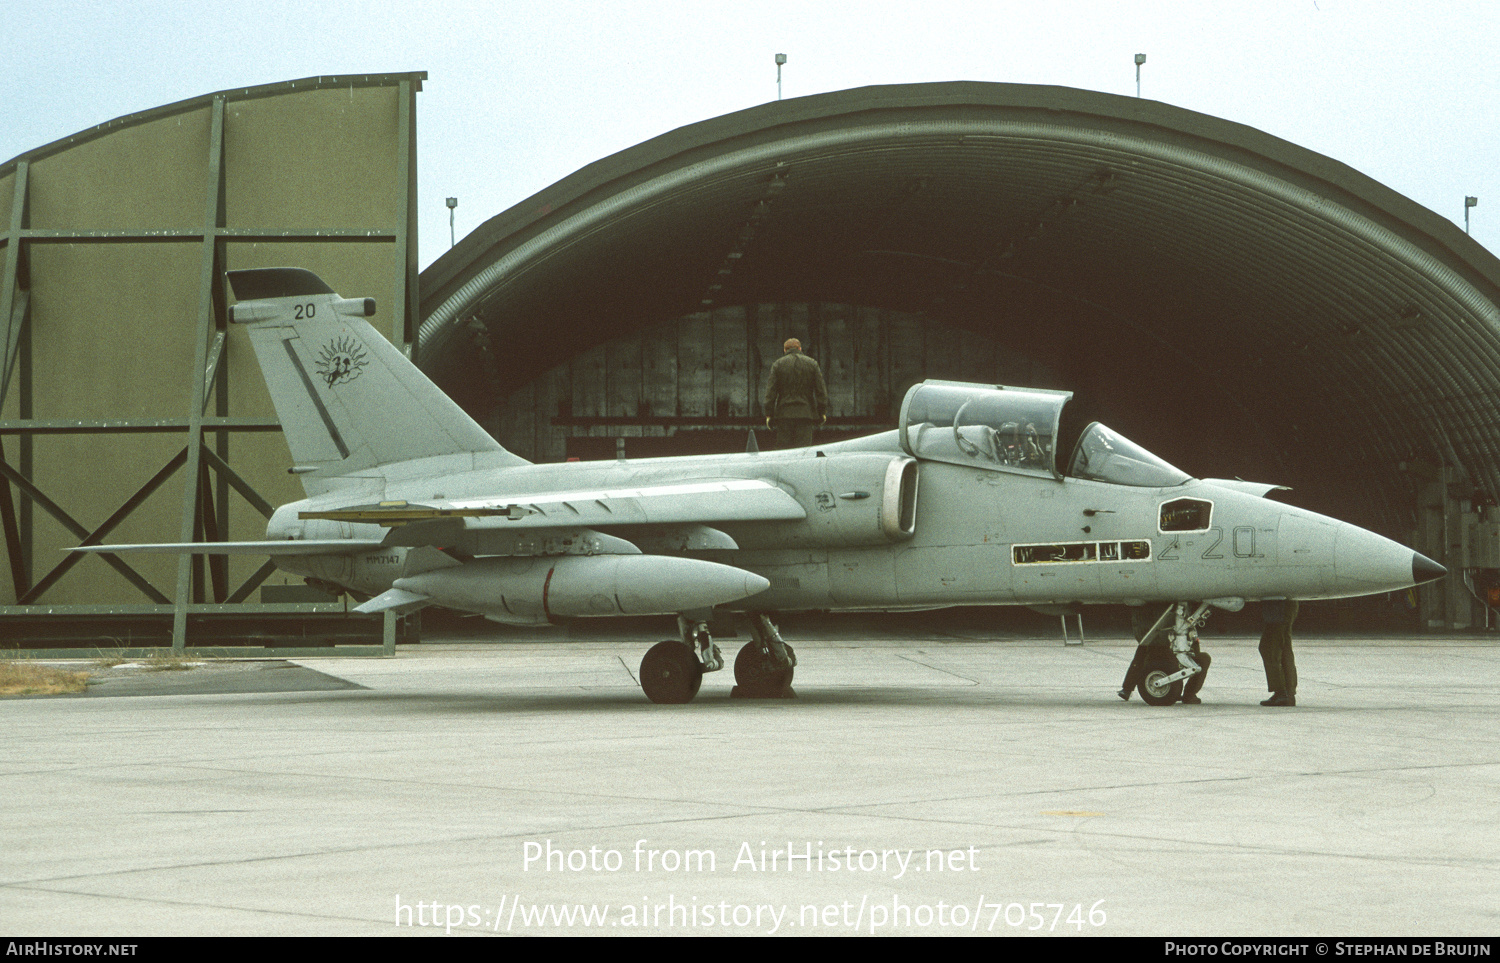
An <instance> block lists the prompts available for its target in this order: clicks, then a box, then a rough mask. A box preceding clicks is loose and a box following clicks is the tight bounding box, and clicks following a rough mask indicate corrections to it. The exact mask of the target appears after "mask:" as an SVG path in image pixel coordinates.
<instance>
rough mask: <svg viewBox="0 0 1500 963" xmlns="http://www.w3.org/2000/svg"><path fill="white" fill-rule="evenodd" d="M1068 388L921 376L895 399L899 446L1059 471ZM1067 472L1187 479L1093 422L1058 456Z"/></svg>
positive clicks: (916, 453) (946, 457)
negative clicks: (1067, 453)
mask: <svg viewBox="0 0 1500 963" xmlns="http://www.w3.org/2000/svg"><path fill="white" fill-rule="evenodd" d="M1072 397H1073V394H1072V392H1069V391H1046V390H1042V389H1037V388H1008V387H1006V386H1004V385H995V386H993V387H991V386H989V385H973V384H965V383H962V382H954V381H924V382H922V383H921V384H919V385H915V386H913V387H912V389H911V390H910V391H909V392H907V394H906V400H905V402H904V403H903V404H902V406H901V447H902V448H903V449H905V450H906V452H907V454H909V455H911V456H912V457H913V458H923V459H928V460H931V461H944V462H948V463H950V464H954V465H969V466H971V467H975V468H988V469H991V470H995V471H1007V472H1016V473H1018V474H1023V475H1038V476H1047V477H1052V478H1062V477H1063V472H1062V470H1061V468H1060V465H1061V464H1062V463H1061V462H1060V461H1059V459H1058V446H1059V444H1061V443H1063V442H1065V441H1066V440H1067V439H1060V438H1059V437H1058V426H1059V425H1060V424H1061V422H1062V411H1063V407H1064V406H1065V405H1066V404H1067V403H1068V402H1069V401H1070V400H1071V399H1072ZM1066 464H1067V466H1068V470H1067V474H1068V475H1070V476H1072V477H1074V478H1086V479H1089V480H1091V481H1102V482H1109V483H1110V484H1115V485H1131V486H1135V487H1141V488H1168V487H1172V486H1175V485H1180V484H1182V483H1183V482H1185V481H1188V480H1190V478H1191V476H1190V475H1188V474H1187V472H1184V471H1182V470H1181V469H1179V468H1175V467H1173V466H1172V465H1170V464H1168V463H1167V462H1166V461H1164V460H1162V459H1161V458H1158V457H1157V456H1155V455H1153V454H1151V452H1149V451H1147V450H1146V449H1144V448H1142V447H1141V446H1140V445H1137V444H1136V443H1135V442H1133V441H1131V440H1130V439H1128V438H1126V437H1125V436H1124V435H1121V434H1119V433H1118V432H1115V431H1111V430H1110V429H1109V428H1106V427H1105V426H1104V425H1101V424H1099V423H1098V422H1095V423H1093V424H1092V425H1089V427H1088V428H1087V429H1085V430H1084V432H1083V434H1082V435H1081V436H1080V437H1079V439H1078V443H1077V444H1076V445H1075V446H1074V447H1073V455H1072V458H1071V459H1070V460H1069V461H1068V462H1067V463H1066Z"/></svg>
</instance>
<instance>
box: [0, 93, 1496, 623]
mask: <svg viewBox="0 0 1500 963" xmlns="http://www.w3.org/2000/svg"><path fill="white" fill-rule="evenodd" d="M422 79H423V75H422V74H395V75H382V76H373V75H372V76H361V77H329V78H312V79H308V80H302V81H295V82H289V83H285V84H276V85H271V86H268V87H261V88H253V89H250V90H244V91H226V92H221V93H217V94H211V95H208V96H205V97H202V98H198V99H195V100H192V101H185V102H183V103H182V104H174V105H171V106H168V107H163V108H159V109H158V110H155V111H148V112H145V113H143V114H137V115H132V116H131V117H127V118H121V119H120V120H118V121H113V122H111V123H109V124H104V125H101V126H100V127H99V128H96V129H94V130H91V131H86V132H83V133H81V134H79V135H77V136H75V137H73V138H68V139H67V140H65V141H61V142H58V143H57V144H52V145H49V146H47V147H43V148H40V149H38V150H36V151H32V152H30V153H28V154H25V155H22V156H21V157H19V158H16V159H14V160H12V161H9V162H7V163H6V164H4V165H0V218H3V219H0V229H3V231H4V233H0V270H3V275H0V333H3V334H4V339H3V342H0V346H3V348H4V351H5V354H4V369H3V372H4V380H3V383H0V419H3V420H0V445H3V458H0V475H3V480H0V496H3V498H0V515H3V521H4V535H5V543H6V552H5V557H4V561H3V564H4V565H5V566H6V569H7V570H6V573H5V574H6V576H7V577H6V578H5V580H4V582H3V584H0V602H3V603H6V604H5V605H4V607H3V609H0V612H3V618H4V619H5V620H6V624H7V625H8V626H12V627H14V626H22V627H24V628H25V631H27V632H31V633H34V634H36V635H37V637H43V636H45V635H48V634H50V635H51V637H54V638H58V639H71V640H74V641H75V642H81V641H86V640H87V639H90V638H94V637H97V636H100V635H103V634H108V632H107V631H106V628H107V627H108V626H115V625H119V624H123V623H121V622H120V621H119V620H121V619H125V618H127V617H128V618H130V619H135V620H136V621H135V622H131V623H130V624H131V625H136V626H143V627H142V628H141V629H140V631H141V632H142V633H143V635H142V638H143V639H154V640H157V641H164V640H165V639H167V638H168V637H170V639H171V640H172V641H173V642H174V643H175V644H177V645H183V644H187V643H188V642H191V644H194V645H200V644H208V643H209V642H210V641H218V640H223V639H234V640H238V641H241V642H245V641H248V642H251V643H252V644H263V643H266V642H269V641H271V640H273V639H281V640H285V639H286V638H288V637H289V636H292V635H300V636H302V637H304V638H305V639H306V640H308V641H319V642H326V641H327V640H329V639H331V638H335V637H338V636H340V633H342V634H343V636H342V637H344V638H346V639H355V638H362V637H369V638H371V639H373V638H375V637H383V639H384V640H387V641H388V640H390V639H392V638H394V637H395V635H396V633H397V632H398V631H399V629H400V627H399V626H395V625H393V624H387V625H385V626H384V627H382V626H380V625H379V623H374V622H370V621H368V620H362V619H359V618H345V617H344V616H343V615H342V612H343V603H341V602H337V601H334V600H332V599H331V598H328V597H326V596H325V597H323V600H321V601H313V598H314V596H313V595H311V594H308V593H309V592H310V590H309V589H307V588H306V587H303V586H298V585H284V584H281V583H282V582H283V581H285V579H284V578H283V577H282V576H279V575H275V576H273V575H271V573H270V571H269V570H268V569H266V568H264V567H260V566H258V565H257V564H256V563H254V562H250V561H241V560H231V561H229V562H227V563H225V562H222V561H209V562H202V561H196V560H192V559H183V560H181V561H179V560H176V559H172V558H168V557H148V558H146V559H145V560H138V559H137V558H131V559H128V560H126V559H122V558H119V557H114V558H111V557H109V556H103V557H97V558H89V559H84V560H81V561H76V560H73V559H71V558H70V557H67V556H64V555H63V553H62V551H61V550H62V549H64V548H66V547H68V546H70V545H74V544H78V543H80V542H83V541H143V542H144V541H180V540H185V539H189V538H200V539H208V540H215V539H250V538H257V537H259V536H260V535H261V534H262V528H261V524H262V521H263V519H264V516H265V514H266V512H267V510H268V506H270V505H273V504H276V503H278V502H281V501H285V500H289V499H291V498H295V497H298V495H299V494H300V489H299V487H298V486H297V485H296V482H295V479H294V478H292V477H290V476H288V475H287V474H286V468H287V464H286V459H287V456H286V453H285V450H284V446H283V443H282V441H281V439H280V438H278V437H276V432H277V427H278V426H277V425H276V422H275V416H274V412H273V411H272V409H271V406H270V404H269V401H268V399H267V398H266V395H265V392H264V388H263V387H262V385H261V383H260V379H259V375H258V373H257V371H256V370H255V365H254V359H253V354H252V353H251V352H250V351H249V350H248V346H247V345H246V344H244V343H242V342H241V341H240V338H239V334H240V333H239V332H236V331H235V330H233V329H232V326H230V325H227V324H226V323H225V317H224V303H225V300H226V298H227V293H226V291H225V289H224V286H223V282H222V277H221V275H222V271H223V270H224V269H225V268H228V267H234V268H239V267H258V266H273V265H281V264H296V265H298V266H303V267H307V268H310V269H312V270H314V271H316V272H317V273H318V274H320V275H321V276H323V277H325V278H326V279H327V280H328V281H329V282H330V283H331V284H332V285H333V287H334V288H335V289H336V290H338V291H339V292H340V293H342V294H344V295H345V296H347V297H367V296H368V297H374V298H375V299H376V300H377V301H378V302H379V304H380V307H381V311H380V315H379V316H378V317H377V319H376V321H377V323H378V325H379V326H380V327H381V328H382V330H384V331H386V332H388V333H389V335H390V337H391V338H392V340H393V341H395V342H397V343H399V344H401V345H403V346H404V347H407V348H408V349H409V350H410V351H411V352H412V354H413V356H414V357H415V358H416V359H417V360H418V363H419V364H421V365H422V366H423V367H424V369H425V370H427V371H428V372H429V373H430V374H431V375H432V376H433V377H434V378H435V379H436V380H437V381H438V382H439V384H441V385H442V387H443V388H444V389H445V390H447V391H448V392H449V393H450V394H452V395H453V396H454V397H455V398H456V399H457V400H459V402H460V403H461V404H463V405H464V406H465V407H466V408H467V409H469V410H470V411H471V412H472V413H473V414H474V415H475V416H476V417H477V418H478V419H479V420H480V421H481V423H483V424H485V425H486V426H487V427H489V428H490V430H491V431H492V432H493V433H494V434H495V435H496V437H497V438H499V440H500V441H501V442H502V443H503V444H505V445H506V446H507V447H509V448H511V449H512V450H514V451H516V452H517V453H519V454H521V455H523V456H525V457H528V458H531V459H533V460H538V461H552V460H562V459H563V458H567V457H581V458H599V457H609V458H613V457H621V456H623V457H641V456H648V455H654V454H672V453H687V452H702V451H733V450H743V448H744V446H745V444H746V441H747V432H748V430H750V429H752V428H754V427H756V426H759V425H761V424H763V420H762V419H763V413H762V412H761V410H760V404H759V394H760V389H761V388H762V386H763V384H764V372H765V369H766V367H767V366H768V365H769V364H770V363H771V362H772V361H773V360H774V359H775V357H777V356H778V355H779V353H780V350H781V342H782V340H783V339H784V338H786V337H788V336H796V337H799V338H800V339H801V340H802V341H803V344H804V345H805V346H806V347H807V349H808V351H809V353H811V354H812V355H813V356H814V357H816V358H817V359H818V360H819V361H820V363H822V365H823V367H824V370H825V372H826V374H827V375H828V380H829V387H830V398H831V405H832V410H831V412H830V419H829V426H828V428H827V429H826V433H825V434H824V435H821V436H820V437H823V438H829V439H832V438H837V437H843V436H845V435H848V434H853V433H857V432H867V431H873V430H879V429H882V428H886V427H890V426H893V425H894V422H895V416H896V409H897V407H898V406H899V404H900V401H901V398H902V395H903V393H904V392H905V390H906V388H907V387H909V386H910V385H911V384H913V383H916V382H917V381H920V380H922V379H924V378H943V379H952V380H970V381H980V382H988V383H998V384H1012V385H1024V386H1030V387H1039V388H1065V389H1068V390H1071V391H1073V392H1075V393H1076V395H1077V407H1078V408H1079V409H1080V411H1081V413H1083V414H1084V415H1085V416H1086V417H1088V418H1089V419H1090V420H1092V419H1098V420H1102V421H1105V422H1107V423H1108V424H1110V425H1111V426H1113V427H1116V428H1118V429H1119V430H1121V431H1123V432H1125V433H1126V434H1127V435H1129V436H1131V437H1132V438H1133V439H1134V440H1135V441H1137V442H1140V443H1141V444H1143V445H1145V446H1146V447H1148V448H1150V449H1152V450H1153V451H1156V452H1158V453H1160V454H1161V455H1163V456H1164V457H1167V458H1168V459H1169V460H1171V461H1173V462H1174V463H1176V464H1178V465H1179V466H1181V467H1182V468H1184V469H1185V470H1187V471H1189V472H1190V473H1192V474H1195V475H1212V476H1219V477H1233V476H1240V477H1244V478H1249V479H1255V480H1259V481H1267V482H1277V483H1281V484H1285V485H1290V486H1293V488H1294V489H1295V490H1296V491H1295V492H1294V497H1295V498H1297V499H1300V500H1301V503H1302V504H1305V505H1307V506H1308V507H1312V508H1316V509H1319V510H1322V511H1326V512H1328V513H1329V514H1333V515H1337V516H1338V517H1341V518H1344V519H1346V520H1349V521H1352V522H1355V523H1357V524H1360V525H1364V526H1367V527H1371V528H1374V529H1376V530H1379V531H1382V532H1383V533H1385V534H1387V535H1390V536H1392V537H1395V538H1397V539H1399V540H1402V541H1404V542H1408V543H1409V544H1412V546H1413V547H1414V548H1416V549H1418V550H1419V551H1421V552H1423V553H1424V554H1426V555H1428V556H1430V557H1432V558H1434V559H1437V560H1439V561H1441V562H1443V563H1444V564H1446V565H1447V566H1448V567H1449V568H1450V569H1453V570H1454V571H1455V573H1458V572H1464V573H1482V572H1485V571H1493V570H1496V569H1500V547H1497V532H1496V528H1495V525H1494V524H1493V522H1492V521H1491V519H1490V518H1489V516H1488V515H1487V513H1486V511H1485V509H1486V507H1487V506H1488V505H1490V504H1493V502H1494V500H1495V496H1496V495H1497V494H1500V262H1497V261H1496V259H1495V258H1494V256H1492V255H1491V254H1490V253H1489V252H1487V251H1485V250H1484V249H1483V248H1482V247H1480V246H1479V245H1478V244H1476V243H1475V242H1473V241H1472V240H1471V239H1470V238H1468V237H1467V236H1466V235H1465V234H1464V233H1463V231H1462V230H1461V229H1459V228H1458V227H1457V226H1456V225H1454V224H1453V223H1451V222H1450V221H1449V220H1447V219H1446V218H1444V217H1441V216H1439V215H1438V214H1436V213H1434V212H1432V211H1429V210H1427V209H1425V208H1422V207H1421V206H1419V205H1417V204H1415V203H1413V202H1412V201H1410V200H1409V199H1407V198H1405V197H1402V196H1401V195H1399V194H1397V193H1395V192H1393V191H1391V190H1389V189H1388V188H1385V187H1383V186H1382V185H1380V184H1378V183H1376V182H1374V181H1373V180H1371V179H1370V178H1368V177H1366V176H1364V175H1362V174H1360V173H1358V172H1357V171H1354V170H1352V169H1350V168H1348V167H1346V166H1344V165H1342V164H1340V163H1338V162H1337V161H1335V160H1332V159H1330V158H1327V157H1323V156H1320V155H1318V154H1315V153H1312V152H1310V151H1307V150H1304V149H1302V148H1300V147H1297V146H1296V145H1293V144H1289V143H1287V142H1285V141H1282V140H1279V139H1277V138H1275V137H1272V136H1270V135H1268V134H1265V133H1263V132H1261V131H1258V130H1254V129H1251V128H1248V127H1244V126H1242V125H1238V124H1234V123H1232V122H1229V121H1226V120H1221V119H1217V118H1213V117H1207V116H1204V115H1202V114H1197V113H1194V112H1191V111H1187V110H1182V109H1180V108H1176V107H1172V106H1170V105H1166V104H1161V103H1156V102H1153V101H1148V100H1138V99H1135V98H1127V97H1117V96H1113V95H1108V94H1100V93H1094V92H1088V91H1080V90H1072V89H1066V88H1057V87H1037V86H1025V85H1013V84H985V83H965V82H955V83H942V84H919V85H907V86H893V87H869V88H861V89H856V90H846V91H839V92H835V93H830V94H823V95H818V96H813V97H805V98H799V99H794V100H788V101H782V102H776V103H770V104H765V105H762V106H759V107H754V108H751V109H748V110H744V111H740V112H737V113H733V114H728V115H726V116H723V117H718V118H714V119H711V120H706V121H703V122H701V123H698V124H694V125H691V126H688V127H684V128H681V129H679V130H675V131H671V132H669V133H666V134H663V135H661V136H660V137H657V138H654V139H652V140H649V141H646V142H645V143H642V144H640V145H638V146H635V147H632V148H630V149H628V150H625V151H622V152H620V153H618V154H615V155H613V156H611V157H607V158H604V159H602V160H600V161H597V162H596V163H594V164H591V165H589V166H588V167H585V168H583V169H582V170H580V171H578V172H577V173H575V174H573V175H571V176H569V177H567V178H565V179H563V180H562V181H559V182H558V183H557V184H555V185H553V186H551V187H549V188H547V189H546V190H544V191H542V192H541V193H539V194H537V195H536V196H534V197H531V198H528V199H527V200H525V201H523V202H522V203H520V204H518V205H516V206H515V207H514V208H512V209H510V210H508V211H505V212H503V213H500V214H498V215H496V216H495V217H493V218H492V219H490V220H489V221H487V222H486V223H485V224H483V225H482V226H481V227H480V228H479V229H478V230H476V231H474V232H473V233H472V234H470V235H469V236H468V237H466V238H464V239H462V240H461V241H460V243H459V244H458V245H457V246H456V247H455V248H454V249H453V250H451V251H449V252H447V253H445V254H444V255H443V256H442V257H440V258H439V259H438V260H437V261H435V262H434V263H433V264H432V265H431V266H430V267H428V268H427V269H426V270H425V271H423V272H422V273H421V275H420V278H418V277H417V275H416V271H415V264H416V263H417V262H416V255H417V251H416V242H415V234H414V230H415V217H414V216H413V212H414V209H415V208H414V205H415V203H416V197H415V191H414V188H413V184H414V182H415V181H414V177H415V158H416V141H415V129H416V128H415V99H416V98H415V94H416V92H417V91H418V90H419V89H420V87H421V82H422ZM568 122H569V121H568V120H567V119H566V118H559V120H558V123H559V124H560V125H562V124H566V123H568ZM310 142H315V143H317V144H318V145H319V149H317V150H307V149H306V145H307V144H308V143H310ZM460 192H461V191H460V190H459V189H458V188H454V189H453V191H452V193H460ZM429 202H430V203H435V202H436V200H435V199H429ZM762 440H764V439H762ZM1473 584H1474V583H1473V582H1472V579H1471V578H1468V577H1465V578H1462V579H1460V578H1454V579H1449V580H1448V582H1447V583H1446V584H1440V585H1439V586H1438V587H1436V588H1434V589H1430V590H1424V592H1423V594H1422V599H1421V607H1422V608H1421V612H1420V619H1421V620H1423V622H1424V623H1425V624H1427V625H1433V626H1436V625H1446V626H1453V627H1461V626H1466V625H1469V624H1472V623H1474V622H1475V621H1477V620H1479V619H1481V618H1485V617H1486V616H1487V614H1488V613H1487V612H1486V611H1485V610H1484V609H1483V607H1482V606H1479V605H1477V604H1475V603H1474V601H1473V599H1472V598H1471V596H1470V594H1469V593H1468V592H1467V591H1466V589H1467V588H1470V587H1472V586H1473ZM1392 614H1393V616H1395V615H1398V614H1399V613H1398V612H1395V611H1394V610H1393V612H1392ZM314 616H316V617H318V618H320V619H321V618H325V617H326V618H327V619H329V620H330V621H327V622H323V623H315V622H312V621H310V619H311V618H312V617H314ZM1411 618H1413V620H1415V618H1416V617H1411ZM153 619H154V620H155V622H154V623H151V620H153ZM148 623H150V624H149V625H148ZM153 626H154V627H153ZM163 626H165V628H163ZM132 631H134V629H132ZM116 634H117V633H116Z"/></svg>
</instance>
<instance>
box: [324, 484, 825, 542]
mask: <svg viewBox="0 0 1500 963" xmlns="http://www.w3.org/2000/svg"><path fill="white" fill-rule="evenodd" d="M297 517H298V518H302V519H328V520H332V521H340V522H363V523H366V524H378V525H383V526H385V527H387V528H395V527H399V526H402V525H410V524H413V523H422V522H431V521H434V520H438V519H454V518H461V519H463V523H464V527H465V528H468V529H496V528H504V529H517V528H561V527H568V528H576V527H587V528H594V527H601V526H610V525H664V524H683V523H700V522H769V521H797V520H800V519H803V518H806V517H807V510H806V509H804V508H803V507H802V505H801V503H799V502H798V501H797V499H795V498H793V497H792V496H791V495H789V494H787V493H786V492H785V491H783V490H782V489H780V488H778V487H776V486H775V485H772V484H771V483H769V482H765V481H760V480H758V479H746V478H732V479H723V480H716V481H696V482H684V483H681V484H673V485H648V486H642V487H639V488H616V489H596V490H578V491H563V492H535V493H521V494H514V495H511V494H506V495H502V496H496V497H492V498H479V499H461V500H455V501H441V502H432V503H427V504H413V503H410V502H404V501H402V502H381V503H380V504H378V505H365V506H359V507H355V508H341V509H334V510H331V511H317V512H298V513H297Z"/></svg>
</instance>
